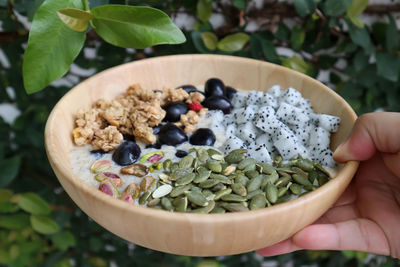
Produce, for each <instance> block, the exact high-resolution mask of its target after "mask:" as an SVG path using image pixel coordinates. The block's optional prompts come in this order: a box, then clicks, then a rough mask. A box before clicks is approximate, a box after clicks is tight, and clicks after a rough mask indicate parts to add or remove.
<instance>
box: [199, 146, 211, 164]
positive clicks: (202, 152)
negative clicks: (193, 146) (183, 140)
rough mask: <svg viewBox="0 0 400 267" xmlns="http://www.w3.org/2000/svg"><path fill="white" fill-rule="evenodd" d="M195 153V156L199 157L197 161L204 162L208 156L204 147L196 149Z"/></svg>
mask: <svg viewBox="0 0 400 267" xmlns="http://www.w3.org/2000/svg"><path fill="white" fill-rule="evenodd" d="M196 155H197V158H198V159H199V161H201V162H206V161H207V160H208V157H209V156H208V153H207V150H205V149H204V148H200V149H199V150H197V152H196Z"/></svg>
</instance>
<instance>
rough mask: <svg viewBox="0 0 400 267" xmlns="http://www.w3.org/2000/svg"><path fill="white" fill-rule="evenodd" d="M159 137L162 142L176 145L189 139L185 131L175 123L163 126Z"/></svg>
mask: <svg viewBox="0 0 400 267" xmlns="http://www.w3.org/2000/svg"><path fill="white" fill-rule="evenodd" d="M158 138H159V140H160V143H161V144H165V145H170V146H176V145H179V144H182V143H183V142H186V141H187V140H188V137H187V135H186V134H185V132H184V131H183V130H182V129H181V128H179V127H178V126H176V125H175V124H173V123H167V124H165V125H164V126H163V127H161V130H160V133H159V134H158Z"/></svg>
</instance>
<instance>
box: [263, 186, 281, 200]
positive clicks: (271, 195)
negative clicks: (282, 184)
mask: <svg viewBox="0 0 400 267" xmlns="http://www.w3.org/2000/svg"><path fill="white" fill-rule="evenodd" d="M265 193H266V196H267V199H268V201H269V202H271V203H275V202H276V201H277V200H278V188H276V186H275V185H273V184H270V183H269V184H267V187H266V189H265Z"/></svg>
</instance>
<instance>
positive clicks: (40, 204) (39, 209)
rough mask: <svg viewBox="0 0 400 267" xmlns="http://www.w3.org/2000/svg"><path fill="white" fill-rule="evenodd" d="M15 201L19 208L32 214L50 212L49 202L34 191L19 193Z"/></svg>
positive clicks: (46, 213)
mask: <svg viewBox="0 0 400 267" xmlns="http://www.w3.org/2000/svg"><path fill="white" fill-rule="evenodd" d="M17 203H18V206H19V207H20V208H21V209H23V210H24V211H26V212H29V213H32V214H38V215H48V214H50V212H51V209H50V206H49V204H47V202H46V201H44V200H43V198H41V197H40V196H38V195H37V194H35V193H24V194H21V195H19V197H18V202H17Z"/></svg>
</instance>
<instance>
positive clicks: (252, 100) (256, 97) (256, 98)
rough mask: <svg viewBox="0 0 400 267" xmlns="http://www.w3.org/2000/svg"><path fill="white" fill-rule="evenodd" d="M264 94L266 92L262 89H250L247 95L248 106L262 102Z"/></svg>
mask: <svg viewBox="0 0 400 267" xmlns="http://www.w3.org/2000/svg"><path fill="white" fill-rule="evenodd" d="M263 96H264V93H263V92H261V91H250V92H249V94H248V95H247V99H246V106H250V105H256V106H258V105H259V104H260V99H261V98H262V97H263Z"/></svg>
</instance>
